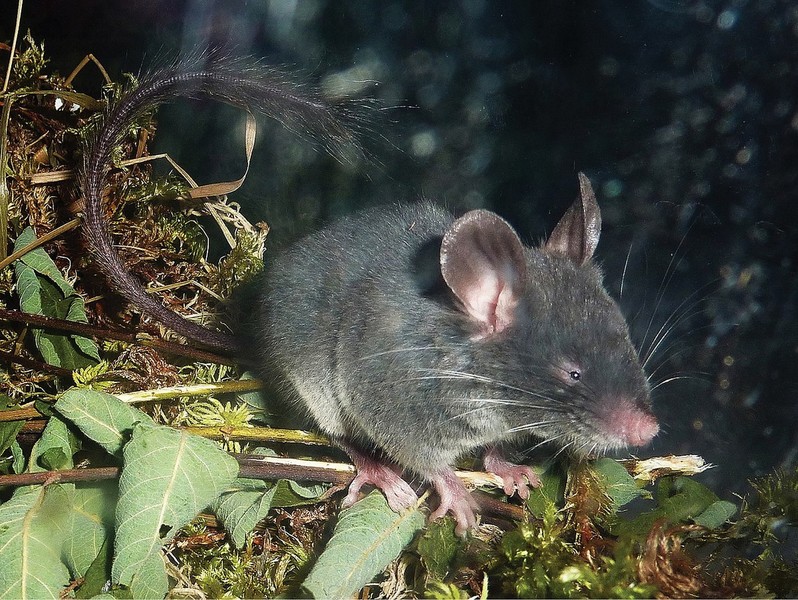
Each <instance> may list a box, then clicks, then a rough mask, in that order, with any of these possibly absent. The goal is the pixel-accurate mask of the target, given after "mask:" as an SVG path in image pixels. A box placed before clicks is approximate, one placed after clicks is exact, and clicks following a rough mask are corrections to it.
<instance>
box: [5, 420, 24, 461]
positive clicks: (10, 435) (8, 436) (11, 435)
mask: <svg viewBox="0 0 798 600" xmlns="http://www.w3.org/2000/svg"><path fill="white" fill-rule="evenodd" d="M24 426H25V421H3V422H2V423H0V454H3V453H4V452H5V451H6V450H8V449H9V448H10V447H11V444H13V443H14V442H15V441H16V439H17V435H18V434H19V432H20V431H21V430H22V428H23V427H24Z"/></svg>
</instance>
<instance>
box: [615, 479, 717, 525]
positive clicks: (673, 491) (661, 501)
mask: <svg viewBox="0 0 798 600" xmlns="http://www.w3.org/2000/svg"><path fill="white" fill-rule="evenodd" d="M654 499H655V500H656V501H657V504H658V506H657V507H656V508H654V509H652V510H650V511H647V512H644V513H642V514H640V515H639V516H637V517H636V518H634V519H631V520H629V521H618V522H617V523H615V524H614V525H613V527H612V533H613V534H615V535H618V536H622V535H625V536H631V537H632V538H638V539H642V538H644V537H645V536H647V535H648V533H649V531H651V527H652V526H653V525H654V523H655V522H656V521H658V520H660V519H664V520H665V522H666V523H668V524H671V523H681V522H689V521H693V520H695V519H696V518H697V517H699V516H700V515H701V514H702V513H703V512H704V511H706V510H707V509H709V507H710V506H712V505H713V504H715V503H716V502H718V501H719V500H718V497H717V496H716V495H715V493H714V492H713V491H712V490H710V489H709V488H708V487H706V486H705V485H702V484H700V483H698V482H697V481H693V480H692V479H689V478H687V477H664V478H662V479H660V481H659V483H658V484H657V487H656V490H655V493H654ZM716 511H717V513H716ZM723 511H724V506H719V507H718V508H717V509H713V511H712V512H711V513H709V514H708V515H707V520H708V521H711V520H712V517H713V516H715V518H718V515H719V514H720V513H722V512H723Z"/></svg>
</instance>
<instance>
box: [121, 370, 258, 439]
mask: <svg viewBox="0 0 798 600" xmlns="http://www.w3.org/2000/svg"><path fill="white" fill-rule="evenodd" d="M262 387H263V382H261V381H260V379H235V380H232V381H219V382H217V383H195V384H193V385H173V386H170V387H163V388H158V389H155V390H142V391H140V392H129V393H127V394H116V397H117V398H119V399H120V400H121V401H122V402H127V403H129V404H137V403H139V402H160V401H162V400H169V399H172V398H181V397H184V396H207V395H208V394H229V393H235V392H254V391H257V390H259V389H261V388H262ZM208 429H217V428H214V427H209V428H208Z"/></svg>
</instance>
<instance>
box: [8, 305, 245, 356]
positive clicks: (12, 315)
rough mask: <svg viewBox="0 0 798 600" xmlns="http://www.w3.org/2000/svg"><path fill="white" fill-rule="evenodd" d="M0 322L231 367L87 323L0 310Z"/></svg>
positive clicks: (188, 348) (175, 346)
mask: <svg viewBox="0 0 798 600" xmlns="http://www.w3.org/2000/svg"><path fill="white" fill-rule="evenodd" d="M0 321H13V322H16V323H27V324H28V325H31V326H35V327H41V328H45V329H57V330H59V331H69V332H70V333H77V334H80V335H83V336H86V337H97V338H102V339H110V340H119V341H121V342H128V343H130V344H139V345H141V346H148V347H150V348H155V349H156V350H163V351H164V352H168V353H170V354H174V355H177V356H184V357H186V358H191V359H194V360H198V361H201V362H211V363H216V364H220V365H233V364H235V361H234V360H233V359H231V358H228V357H226V356H219V355H218V354H214V353H212V352H207V351H205V350H199V349H197V348H192V347H191V346H186V345H184V344H177V343H175V342H169V341H166V340H162V339H160V338H154V337H150V336H149V335H147V334H142V333H129V332H126V331H117V330H112V329H103V328H102V327H95V326H94V325H89V324H88V323H79V322H77V321H66V320H63V319H54V318H52V317H45V316H42V315H34V314H31V313H25V312H22V311H18V310H8V309H5V308H0Z"/></svg>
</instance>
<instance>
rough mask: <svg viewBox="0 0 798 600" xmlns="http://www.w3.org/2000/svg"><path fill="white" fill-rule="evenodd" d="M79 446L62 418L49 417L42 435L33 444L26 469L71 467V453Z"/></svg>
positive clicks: (39, 470) (31, 470) (43, 469)
mask: <svg viewBox="0 0 798 600" xmlns="http://www.w3.org/2000/svg"><path fill="white" fill-rule="evenodd" d="M79 448H80V442H79V440H78V439H77V437H75V434H73V433H72V432H71V431H69V428H68V427H67V424H66V423H65V422H64V420H63V419H61V418H59V417H57V416H54V417H50V419H49V420H48V421H47V425H46V426H45V428H44V431H43V432H42V437H40V438H39V439H38V441H37V442H36V443H35V444H34V445H33V449H32V450H31V453H30V461H29V463H28V471H29V472H31V473H39V472H42V471H55V470H59V469H71V468H72V467H73V466H74V463H73V461H72V455H73V454H75V452H77V451H78V449H79Z"/></svg>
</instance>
